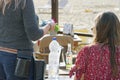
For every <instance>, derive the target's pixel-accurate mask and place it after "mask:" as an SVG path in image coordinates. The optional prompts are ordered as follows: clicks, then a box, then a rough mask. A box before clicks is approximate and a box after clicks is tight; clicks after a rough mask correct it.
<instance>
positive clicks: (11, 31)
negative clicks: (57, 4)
mask: <svg viewBox="0 0 120 80" xmlns="http://www.w3.org/2000/svg"><path fill="white" fill-rule="evenodd" d="M54 25H55V24H54V23H50V24H47V25H46V26H45V27H44V28H43V29H39V27H38V23H37V19H36V16H35V10H34V5H33V0H0V80H29V79H23V78H19V77H17V76H15V75H14V71H15V64H16V58H17V52H18V51H30V52H33V44H32V40H33V41H35V40H38V39H39V38H41V37H42V36H43V35H44V34H46V33H47V32H48V31H49V30H54ZM31 80H33V79H32V78H31Z"/></svg>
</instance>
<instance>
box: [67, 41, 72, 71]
mask: <svg viewBox="0 0 120 80" xmlns="http://www.w3.org/2000/svg"><path fill="white" fill-rule="evenodd" d="M71 67H72V51H71V44H70V43H68V49H67V53H66V69H68V70H70V69H71Z"/></svg>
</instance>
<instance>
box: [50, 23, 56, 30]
mask: <svg viewBox="0 0 120 80" xmlns="http://www.w3.org/2000/svg"><path fill="white" fill-rule="evenodd" d="M55 25H56V23H54V22H51V23H49V26H50V29H49V31H54V30H55Z"/></svg>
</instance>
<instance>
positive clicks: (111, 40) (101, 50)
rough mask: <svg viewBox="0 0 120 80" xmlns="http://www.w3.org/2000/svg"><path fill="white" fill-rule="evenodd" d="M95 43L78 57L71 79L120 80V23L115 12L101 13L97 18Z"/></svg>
mask: <svg viewBox="0 0 120 80" xmlns="http://www.w3.org/2000/svg"><path fill="white" fill-rule="evenodd" d="M93 32H94V33H95V35H94V36H95V38H94V42H93V43H92V44H90V45H88V46H85V47H84V48H82V49H81V50H80V52H79V54H78V55H77V58H76V62H75V66H74V67H73V68H72V69H71V70H70V77H72V75H74V74H75V80H80V79H81V77H82V75H83V74H84V80H119V79H120V22H119V20H118V18H117V16H116V15H115V14H114V13H113V12H103V13H100V14H99V15H98V16H97V18H95V27H94V28H93Z"/></svg>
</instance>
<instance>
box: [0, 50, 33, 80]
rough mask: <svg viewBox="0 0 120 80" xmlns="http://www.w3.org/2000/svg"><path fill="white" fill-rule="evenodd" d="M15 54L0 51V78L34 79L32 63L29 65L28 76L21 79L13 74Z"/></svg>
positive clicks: (2, 79) (10, 79)
mask: <svg viewBox="0 0 120 80" xmlns="http://www.w3.org/2000/svg"><path fill="white" fill-rule="evenodd" d="M16 58H17V55H16V54H13V53H8V52H2V51H0V80H34V79H33V65H32V66H31V69H30V70H31V72H30V78H29V79H23V78H19V77H16V76H15V75H14V71H15V65H16Z"/></svg>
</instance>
